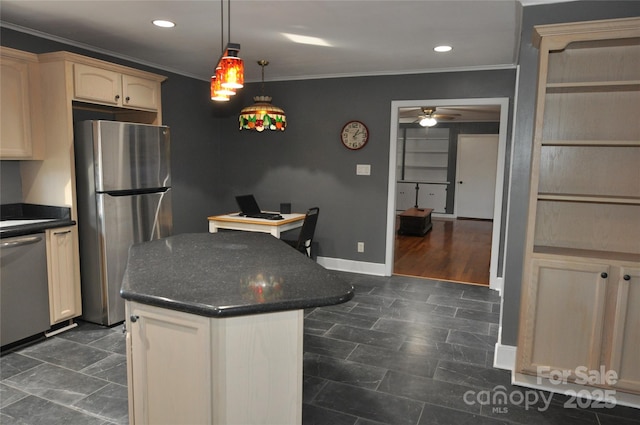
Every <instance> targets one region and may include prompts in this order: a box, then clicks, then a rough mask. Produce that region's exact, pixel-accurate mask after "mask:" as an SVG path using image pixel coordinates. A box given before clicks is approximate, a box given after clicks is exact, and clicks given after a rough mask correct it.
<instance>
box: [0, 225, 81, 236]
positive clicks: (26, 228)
mask: <svg viewBox="0 0 640 425" xmlns="http://www.w3.org/2000/svg"><path fill="white" fill-rule="evenodd" d="M75 225H76V222H75V221H74V220H53V221H46V222H43V223H34V224H25V225H23V226H15V227H12V228H9V229H6V230H2V231H1V232H0V239H5V238H13V237H16V236H25V235H31V234H33V233H42V232H44V231H45V230H47V229H55V228H58V227H68V226H75Z"/></svg>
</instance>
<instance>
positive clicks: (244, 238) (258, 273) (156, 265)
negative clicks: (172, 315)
mask: <svg viewBox="0 0 640 425" xmlns="http://www.w3.org/2000/svg"><path fill="white" fill-rule="evenodd" d="M353 291H354V289H353V287H352V286H351V285H348V284H346V283H344V282H343V281H342V280H341V279H340V278H339V277H338V276H337V275H336V274H335V273H333V272H331V271H329V270H326V269H325V268H323V267H322V266H319V265H318V264H316V263H315V262H314V261H313V260H311V259H309V258H307V257H305V256H303V255H300V253H299V252H297V251H295V250H294V249H292V248H291V247H290V246H288V245H287V244H285V243H283V242H282V241H279V240H278V239H276V238H274V237H273V236H271V235H268V234H262V233H253V232H221V233H197V234H183V235H177V236H172V237H168V238H165V239H160V240H156V241H151V242H145V243H142V244H138V245H134V246H132V247H131V249H130V251H129V262H128V264H127V270H126V272H125V276H124V280H123V285H122V290H121V292H120V294H121V295H122V297H123V298H124V299H125V300H131V301H137V302H140V303H142V304H148V305H153V306H157V307H162V308H168V309H171V310H178V311H183V312H186V313H192V314H197V315H201V316H207V317H230V316H239V315H245V314H258V313H267V312H273V311H284V310H296V309H305V308H312V307H319V306H324V305H332V304H340V303H343V302H346V301H348V300H350V299H351V298H352V297H353V293H354V292H353Z"/></svg>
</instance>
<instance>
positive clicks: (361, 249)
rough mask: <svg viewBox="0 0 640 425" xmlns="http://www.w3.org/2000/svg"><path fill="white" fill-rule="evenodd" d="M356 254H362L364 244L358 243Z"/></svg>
mask: <svg viewBox="0 0 640 425" xmlns="http://www.w3.org/2000/svg"><path fill="white" fill-rule="evenodd" d="M358 252H364V242H358Z"/></svg>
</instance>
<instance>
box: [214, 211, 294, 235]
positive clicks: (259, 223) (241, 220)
mask: <svg viewBox="0 0 640 425" xmlns="http://www.w3.org/2000/svg"><path fill="white" fill-rule="evenodd" d="M280 215H281V216H282V217H284V218H283V219H282V220H266V219H264V218H250V217H243V216H241V215H238V213H232V214H224V215H214V216H211V217H207V219H208V220H209V232H210V233H216V232H217V231H218V230H219V229H231V230H244V231H245V232H262V233H271V234H272V235H273V236H275V237H276V238H278V239H279V238H280V234H281V233H282V232H286V231H287V230H292V229H297V228H298V227H302V223H303V222H304V217H305V214H300V213H293V214H280Z"/></svg>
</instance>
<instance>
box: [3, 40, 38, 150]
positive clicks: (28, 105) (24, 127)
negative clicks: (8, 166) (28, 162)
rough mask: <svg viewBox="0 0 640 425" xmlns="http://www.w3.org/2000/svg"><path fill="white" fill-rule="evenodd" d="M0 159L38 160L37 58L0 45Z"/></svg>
mask: <svg viewBox="0 0 640 425" xmlns="http://www.w3.org/2000/svg"><path fill="white" fill-rule="evenodd" d="M0 82H1V88H0V92H1V93H2V96H1V97H0V99H1V100H2V105H0V114H1V116H0V159H3V160H4V159H42V157H43V155H44V150H43V140H42V133H41V131H40V118H41V114H40V100H39V81H38V57H37V56H36V55H34V54H32V53H27V52H21V51H19V50H14V49H9V48H7V47H0Z"/></svg>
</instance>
